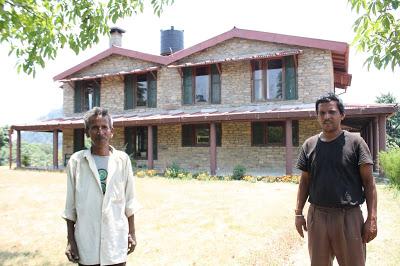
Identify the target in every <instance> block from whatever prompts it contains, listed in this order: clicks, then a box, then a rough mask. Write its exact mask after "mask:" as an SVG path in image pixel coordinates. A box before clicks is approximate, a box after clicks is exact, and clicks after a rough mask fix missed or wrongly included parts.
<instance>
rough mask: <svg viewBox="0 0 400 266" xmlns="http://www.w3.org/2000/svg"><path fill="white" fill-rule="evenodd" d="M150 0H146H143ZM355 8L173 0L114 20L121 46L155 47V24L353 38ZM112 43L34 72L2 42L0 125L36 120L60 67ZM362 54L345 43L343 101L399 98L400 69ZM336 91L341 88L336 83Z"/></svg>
mask: <svg viewBox="0 0 400 266" xmlns="http://www.w3.org/2000/svg"><path fill="white" fill-rule="evenodd" d="M147 2H149V0H147ZM356 18H357V14H356V13H355V12H352V11H351V7H350V5H348V3H347V0H323V1H322V0H302V1H298V0H246V1H232V0H202V1H199V0H175V2H174V4H173V5H172V6H170V7H167V8H166V9H165V10H164V13H163V14H161V17H157V16H156V15H153V14H152V10H151V8H150V7H146V8H145V10H144V13H143V14H138V15H136V16H135V17H132V18H129V19H125V20H122V21H118V22H117V23H116V24H115V25H110V26H118V27H120V28H123V29H124V30H126V33H125V34H124V35H123V39H122V47H123V48H126V49H131V50H135V51H140V52H145V53H150V54H159V52H160V30H161V29H163V30H165V29H169V28H170V27H171V26H174V27H175V29H178V30H184V43H185V48H188V47H190V46H193V45H195V44H197V43H199V42H202V41H205V40H207V39H209V38H212V37H214V36H216V35H219V34H221V33H223V32H226V31H228V30H230V29H232V28H233V27H234V26H236V27H238V28H241V29H249V30H258V31H265V32H272V33H280V34H287V35H295V36H302V37H309V38H317V39H325V40H333V41H341V42H347V43H349V44H350V43H351V42H352V40H353V37H354V32H353V29H352V25H353V22H354V21H355V19H356ZM108 47H109V39H108V36H103V37H101V41H100V42H99V43H98V44H96V45H95V46H93V47H92V48H89V49H87V50H86V51H84V52H81V53H80V54H79V55H75V53H74V52H72V51H71V50H69V49H64V50H61V51H59V53H58V56H57V58H56V59H55V60H54V61H48V62H46V67H45V69H40V68H38V69H37V75H36V77H35V78H32V77H31V76H27V75H26V74H24V73H19V74H18V73H17V70H16V67H15V63H16V58H15V57H14V56H12V55H11V56H8V47H7V45H6V44H4V43H2V44H0V78H1V81H2V82H1V84H2V85H0V125H10V124H21V123H28V122H32V121H36V120H38V119H39V118H40V117H43V116H45V115H46V114H47V113H49V111H51V110H54V109H59V108H61V107H62V89H60V85H61V84H60V83H56V82H54V81H53V77H54V76H56V75H57V74H59V73H61V72H63V71H65V70H67V69H69V68H71V67H73V66H75V65H77V64H79V63H81V62H83V61H84V60H87V59H89V58H91V57H93V56H95V55H96V54H98V53H100V52H102V51H104V50H106V49H107V48H108ZM366 57H367V55H366V54H363V53H360V52H357V51H356V48H355V47H352V46H351V47H350V57H349V73H350V74H352V75H353V78H352V83H351V86H350V87H349V88H348V89H347V91H346V93H344V94H342V95H341V98H342V99H343V100H344V102H347V103H373V102H374V101H375V98H376V96H379V95H381V94H382V93H387V92H392V93H393V94H394V95H395V96H396V97H397V100H398V101H400V82H399V81H400V79H399V78H400V70H399V69H396V70H395V71H394V72H392V71H391V69H387V70H380V71H379V70H376V69H374V68H373V67H371V69H370V70H369V71H368V69H367V67H366V66H363V62H364V61H365V59H366ZM338 91H341V90H338Z"/></svg>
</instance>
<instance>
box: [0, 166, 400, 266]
mask: <svg viewBox="0 0 400 266" xmlns="http://www.w3.org/2000/svg"><path fill="white" fill-rule="evenodd" d="M136 184H137V193H138V196H139V200H140V202H141V203H142V205H143V206H144V209H143V210H141V211H140V212H139V213H138V214H137V215H136V228H137V239H138V246H137V249H136V250H135V252H134V253H133V254H132V255H130V257H129V260H128V265H308V264H309V262H308V256H307V249H306V247H305V241H303V240H302V239H301V238H300V237H298V236H297V234H296V232H295V230H294V226H293V211H292V210H293V206H294V202H295V196H296V190H297V186H296V185H293V184H282V183H272V184H269V183H248V182H235V181H231V182H224V181H214V182H200V181H196V180H189V181H182V180H170V179H164V178H149V179H146V178H144V179H143V178H142V179H137V182H136ZM392 195H393V193H392V192H391V191H388V190H387V189H386V188H385V187H384V186H379V198H380V202H379V214H380V215H379V236H378V238H377V239H376V240H375V241H373V242H372V243H371V244H369V245H368V253H367V256H368V258H367V261H368V265H378V264H379V265H398V264H399V263H400V254H399V253H398V247H399V246H400V238H399V237H398V236H399V235H400V223H399V222H398V220H399V218H400V199H399V198H397V199H395V198H393V196H392ZM64 197H65V175H64V174H63V173H48V172H33V171H20V170H18V171H9V170H7V168H5V167H0V211H1V214H2V215H1V218H0V225H1V226H0V265H68V263H67V260H66V258H65V257H64V255H63V253H64V248H65V244H66V226H65V223H64V221H63V220H62V219H61V218H60V213H61V211H62V209H63V204H64Z"/></svg>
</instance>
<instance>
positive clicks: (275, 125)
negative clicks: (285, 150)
mask: <svg viewBox="0 0 400 266" xmlns="http://www.w3.org/2000/svg"><path fill="white" fill-rule="evenodd" d="M251 135H252V140H251V144H252V145H253V146H285V145H286V139H285V137H286V133H285V122H284V121H271V122H253V123H252V124H251ZM292 143H293V146H299V121H297V120H293V121H292Z"/></svg>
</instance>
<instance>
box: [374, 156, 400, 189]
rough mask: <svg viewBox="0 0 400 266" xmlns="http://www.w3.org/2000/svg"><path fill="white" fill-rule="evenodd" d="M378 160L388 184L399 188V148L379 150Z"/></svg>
mask: <svg viewBox="0 0 400 266" xmlns="http://www.w3.org/2000/svg"><path fill="white" fill-rule="evenodd" d="M379 162H380V164H381V166H382V168H383V171H384V173H385V176H387V177H388V178H389V181H390V184H391V185H393V186H394V187H396V188H398V189H400V148H395V149H391V150H389V151H387V152H385V151H382V152H380V153H379Z"/></svg>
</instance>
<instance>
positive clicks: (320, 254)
mask: <svg viewBox="0 0 400 266" xmlns="http://www.w3.org/2000/svg"><path fill="white" fill-rule="evenodd" d="M363 224H364V219H363V217H362V213H361V209H360V207H358V206H357V207H353V208H325V207H319V206H316V205H314V204H311V205H310V208H309V209H308V214H307V229H308V251H309V253H310V259H311V265H312V266H317V265H332V263H333V259H334V257H336V259H337V262H338V263H339V265H341V266H358V265H360V266H364V265H365V257H366V249H365V248H366V247H365V244H364V243H363V241H362V228H363Z"/></svg>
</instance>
